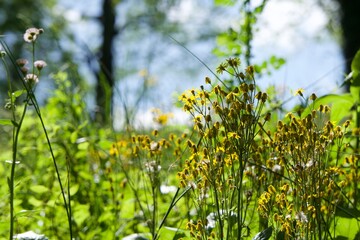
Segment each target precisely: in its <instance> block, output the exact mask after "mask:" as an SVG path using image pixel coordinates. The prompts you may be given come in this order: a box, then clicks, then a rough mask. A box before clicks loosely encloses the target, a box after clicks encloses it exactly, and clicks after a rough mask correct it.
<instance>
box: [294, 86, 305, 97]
mask: <svg viewBox="0 0 360 240" xmlns="http://www.w3.org/2000/svg"><path fill="white" fill-rule="evenodd" d="M304 91H305V90H304V89H303V88H299V89H298V90H296V91H295V94H294V95H295V96H297V95H299V96H301V97H304V95H303V92H304Z"/></svg>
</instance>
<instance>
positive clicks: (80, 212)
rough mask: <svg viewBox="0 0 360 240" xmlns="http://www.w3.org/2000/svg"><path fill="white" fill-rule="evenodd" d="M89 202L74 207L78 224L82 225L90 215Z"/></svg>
mask: <svg viewBox="0 0 360 240" xmlns="http://www.w3.org/2000/svg"><path fill="white" fill-rule="evenodd" d="M89 209H90V207H89V205H88V204H79V205H75V207H74V219H75V222H76V224H78V225H81V224H82V223H83V222H84V221H85V220H86V219H87V218H88V217H90V212H89Z"/></svg>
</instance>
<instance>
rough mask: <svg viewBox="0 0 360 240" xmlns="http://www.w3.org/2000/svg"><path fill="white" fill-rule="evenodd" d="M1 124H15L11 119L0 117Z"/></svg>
mask: <svg viewBox="0 0 360 240" xmlns="http://www.w3.org/2000/svg"><path fill="white" fill-rule="evenodd" d="M0 125H14V124H13V122H12V121H11V120H10V119H0Z"/></svg>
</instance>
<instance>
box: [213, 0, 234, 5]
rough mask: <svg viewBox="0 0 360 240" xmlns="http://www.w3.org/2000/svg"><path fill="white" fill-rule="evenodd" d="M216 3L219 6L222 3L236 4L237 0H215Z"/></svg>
mask: <svg viewBox="0 0 360 240" xmlns="http://www.w3.org/2000/svg"><path fill="white" fill-rule="evenodd" d="M214 2H215V5H217V6H221V5H226V6H234V5H235V3H236V1H235V0H215V1H214Z"/></svg>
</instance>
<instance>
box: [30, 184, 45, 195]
mask: <svg viewBox="0 0 360 240" xmlns="http://www.w3.org/2000/svg"><path fill="white" fill-rule="evenodd" d="M30 190H31V191H33V192H34V193H39V194H42V193H46V192H48V191H49V188H47V187H45V186H44V185H33V186H30Z"/></svg>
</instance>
